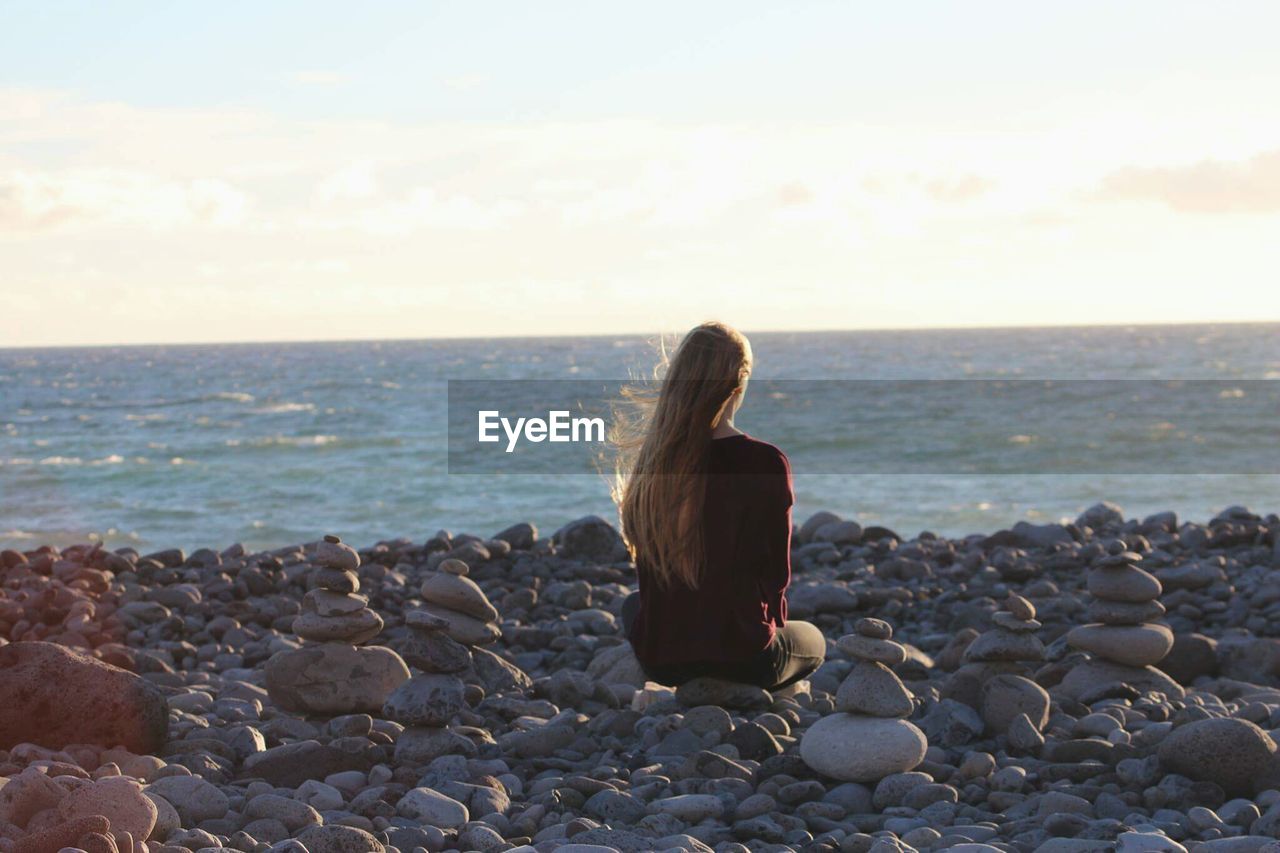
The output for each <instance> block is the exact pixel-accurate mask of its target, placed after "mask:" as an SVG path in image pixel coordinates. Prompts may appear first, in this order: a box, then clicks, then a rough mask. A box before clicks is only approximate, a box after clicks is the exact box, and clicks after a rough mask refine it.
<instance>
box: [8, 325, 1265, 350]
mask: <svg viewBox="0 0 1280 853" xmlns="http://www.w3.org/2000/svg"><path fill="white" fill-rule="evenodd" d="M1275 325H1280V319H1274V320H1195V321H1190V320H1188V321H1182V322H1152V323H1142V322H1138V323H1132V322H1103V323H1027V324H1011V325H1004V326H988V325H956V326H854V327H847V326H846V327H841V328H805V329H744V330H742V332H743V334H745V335H748V336H750V335H819V334H832V333H837V332H867V333H877V332H981V331H992V332H994V331H1011V330H1027V331H1033V330H1036V329H1108V328H1114V329H1123V328H1181V327H1187V326H1275ZM678 334H681V333H680V332H678V331H647V332H600V333H586V334H575V333H562V334H547V335H524V334H511V335H505V334H498V335H432V336H424V337H411V338H406V337H389V338H365V337H354V338H286V339H273V340H244V341H135V342H104V343H88V344H22V345H18V346H9V345H5V344H0V352H14V351H20V350H51V349H111V348H117V349H118V348H125V347H226V346H266V345H290V344H381V343H413V342H421V341H498V340H508V341H509V340H565V339H584V338H585V339H599V338H646V337H661V336H665V335H678Z"/></svg>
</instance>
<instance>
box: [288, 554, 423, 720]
mask: <svg viewBox="0 0 1280 853" xmlns="http://www.w3.org/2000/svg"><path fill="white" fill-rule="evenodd" d="M312 561H313V563H314V564H315V566H316V568H314V569H312V570H311V571H310V573H309V574H308V586H309V587H310V589H309V590H308V591H307V593H306V595H305V596H304V597H303V599H302V612H301V613H300V614H299V615H298V616H297V617H296V618H295V619H294V620H293V632H294V633H295V634H297V635H298V637H299V638H301V639H302V640H303V641H304V642H303V645H302V646H301V647H300V648H296V649H287V650H285V651H281V652H277V653H276V654H274V655H272V657H271V659H270V660H269V661H268V662H267V665H266V684H267V692H268V693H269V694H270V696H271V699H272V701H274V702H275V703H276V704H277V705H279V706H280V707H282V708H284V709H286V710H289V711H298V712H302V713H307V714H318V715H339V714H351V713H357V712H376V711H378V710H379V709H381V708H382V705H383V703H384V702H385V701H386V699H387V697H388V696H389V695H390V694H391V691H393V690H395V689H396V688H397V687H398V686H400V684H402V683H403V682H404V681H405V679H407V678H408V677H409V668H408V667H407V666H406V665H405V662H404V660H403V659H402V658H401V657H400V655H398V654H396V653H395V652H394V651H392V650H391V649H388V648H385V647H383V646H363V644H364V643H367V642H368V641H369V640H372V639H373V638H374V637H376V636H377V635H378V634H379V633H381V631H382V626H383V622H382V617H381V616H379V615H378V614H377V613H375V612H374V611H373V610H370V609H369V606H368V605H369V600H368V599H367V598H366V597H364V596H363V595H358V594H357V593H358V591H359V589H360V577H359V575H358V574H357V572H358V570H359V568H360V555H359V554H358V553H356V551H355V549H354V548H351V547H350V546H348V545H344V544H342V540H341V539H339V538H338V537H337V536H325V537H324V540H323V541H322V542H320V543H319V544H318V545H317V546H316V549H315V554H314V556H313V558H312Z"/></svg>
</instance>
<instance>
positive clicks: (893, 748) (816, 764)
mask: <svg viewBox="0 0 1280 853" xmlns="http://www.w3.org/2000/svg"><path fill="white" fill-rule="evenodd" d="M928 746H929V744H928V741H927V740H926V739H925V736H924V732H922V731H920V730H919V729H918V728H916V727H915V726H913V725H912V724H911V723H909V722H907V721H906V720H891V719H886V718H884V717H862V716H857V715H854V714H840V713H837V714H831V715H829V716H826V717H823V718H822V719H820V720H818V721H817V722H816V723H814V724H813V725H812V726H810V727H809V729H808V731H806V732H805V733H804V736H803V737H802V738H801V740H800V757H801V758H802V759H803V760H804V762H805V764H807V765H809V767H811V768H812V769H813V770H815V771H817V772H819V773H822V774H824V775H826V776H830V777H831V778H832V779H839V780H841V781H843V782H874V781H878V780H880V779H883V778H884V777H885V776H888V775H889V774H891V773H901V772H903V771H906V770H910V769H912V768H913V767H915V766H916V765H917V764H919V763H920V762H921V761H923V760H924V754H925V750H926V749H927V748H928Z"/></svg>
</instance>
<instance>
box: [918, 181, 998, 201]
mask: <svg viewBox="0 0 1280 853" xmlns="http://www.w3.org/2000/svg"><path fill="white" fill-rule="evenodd" d="M995 185H996V182H995V181H993V180H991V179H990V178H984V177H982V176H981V175H961V176H960V177H958V178H954V179H950V180H949V179H945V178H934V179H932V180H929V181H925V183H924V190H925V192H927V193H928V194H929V196H930V198H933V199H934V200H936V201H943V202H965V201H972V200H973V199H975V198H978V197H980V196H983V195H985V194H986V193H987V192H988V191H990V190H991V189H992V188H993V187H995Z"/></svg>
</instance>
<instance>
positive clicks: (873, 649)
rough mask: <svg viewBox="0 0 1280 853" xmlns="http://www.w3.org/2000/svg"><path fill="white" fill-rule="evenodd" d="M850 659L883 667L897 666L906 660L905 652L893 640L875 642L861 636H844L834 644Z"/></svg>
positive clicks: (899, 644) (870, 638)
mask: <svg viewBox="0 0 1280 853" xmlns="http://www.w3.org/2000/svg"><path fill="white" fill-rule="evenodd" d="M836 645H837V646H839V648H840V651H842V652H844V653H845V654H846V655H848V656H849V657H851V658H857V659H858V660H870V661H876V662H877V663H882V664H884V665H885V666H897V665H898V664H900V663H902V662H903V661H905V660H906V659H907V650H906V649H904V648H903V647H902V644H901V643H895V642H894V641H893V640H877V639H875V638H873V637H864V636H862V635H861V634H846V635H845V636H843V637H841V638H840V640H839V641H838V642H837V644H836Z"/></svg>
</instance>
